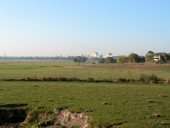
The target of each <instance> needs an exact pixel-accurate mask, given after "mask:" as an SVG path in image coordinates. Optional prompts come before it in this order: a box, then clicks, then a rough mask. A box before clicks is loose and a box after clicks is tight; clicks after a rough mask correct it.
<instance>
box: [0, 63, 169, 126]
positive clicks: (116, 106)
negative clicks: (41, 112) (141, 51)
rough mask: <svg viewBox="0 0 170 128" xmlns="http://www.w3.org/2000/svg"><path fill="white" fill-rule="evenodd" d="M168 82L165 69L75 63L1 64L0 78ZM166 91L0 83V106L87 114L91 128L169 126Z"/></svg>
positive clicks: (99, 85) (165, 87) (97, 85)
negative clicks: (144, 77)
mask: <svg viewBox="0 0 170 128" xmlns="http://www.w3.org/2000/svg"><path fill="white" fill-rule="evenodd" d="M143 73H144V74H154V75H156V76H158V77H159V78H162V79H168V78H169V77H170V65H168V64H163V65H154V64H97V63H96V64H92V63H90V62H87V63H85V64H77V63H73V62H71V61H64V62H63V61H1V62H0V79H8V78H12V79H15V78H16V79H22V78H27V77H32V78H42V77H77V78H80V79H86V78H88V77H92V78H94V79H104V78H107V79H109V78H110V79H112V78H134V79H136V78H139V77H140V75H141V74H143ZM169 92H170V86H169V85H165V84H153V85H152V84H149V85H147V84H139V83H138V84H122V83H121V84H118V83H88V82H43V81H41V82H30V81H0V106H3V105H6V104H28V106H34V107H39V108H45V109H55V108H68V109H69V110H70V111H73V112H84V113H85V114H86V115H88V116H89V117H90V118H89V123H90V124H91V126H98V127H134V128H136V127H138V128H145V127H149V128H155V127H170V95H169V94H170V93H169Z"/></svg>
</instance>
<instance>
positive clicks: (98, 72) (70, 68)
mask: <svg viewBox="0 0 170 128" xmlns="http://www.w3.org/2000/svg"><path fill="white" fill-rule="evenodd" d="M143 73H144V74H154V75H156V76H157V77H159V78H162V79H167V78H170V65H169V64H162V65H159V64H157V65H154V64H97V63H96V64H92V63H85V64H75V63H73V62H71V61H65V62H62V61H61V62H60V61H17V62H16V61H8V62H7V61H1V62H0V78H1V79H3V78H13V79H15V78H20V79H22V78H26V77H34V78H42V77H77V78H80V79H86V78H88V77H92V78H94V79H105V78H107V79H109V78H110V79H113V78H134V79H136V78H139V76H140V75H141V74H143Z"/></svg>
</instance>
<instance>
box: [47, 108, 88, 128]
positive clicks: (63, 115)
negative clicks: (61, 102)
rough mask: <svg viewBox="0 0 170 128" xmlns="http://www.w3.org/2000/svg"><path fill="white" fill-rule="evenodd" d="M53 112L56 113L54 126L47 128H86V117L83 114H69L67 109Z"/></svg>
mask: <svg viewBox="0 0 170 128" xmlns="http://www.w3.org/2000/svg"><path fill="white" fill-rule="evenodd" d="M54 112H55V113H56V116H55V119H54V124H53V125H50V126H47V128H54V127H57V126H63V127H65V128H70V127H79V128H87V127H88V123H87V121H88V116H86V115H85V114H84V113H71V112H70V111H68V109H63V110H54Z"/></svg>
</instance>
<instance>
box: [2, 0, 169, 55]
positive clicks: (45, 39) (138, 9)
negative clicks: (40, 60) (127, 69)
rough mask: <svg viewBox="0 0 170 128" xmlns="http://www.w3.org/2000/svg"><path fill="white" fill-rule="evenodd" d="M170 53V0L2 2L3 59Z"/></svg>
mask: <svg viewBox="0 0 170 128" xmlns="http://www.w3.org/2000/svg"><path fill="white" fill-rule="evenodd" d="M149 50H152V51H154V52H155V53H156V52H167V53H169V52H170V0H0V56H4V55H5V54H6V55H7V56H60V55H63V56H72V55H73V56H76V55H91V54H92V53H93V52H94V51H95V52H98V53H99V54H103V55H106V53H108V52H109V53H112V54H113V55H129V54H130V53H132V52H133V53H137V54H139V55H145V54H146V53H147V52H148V51H149Z"/></svg>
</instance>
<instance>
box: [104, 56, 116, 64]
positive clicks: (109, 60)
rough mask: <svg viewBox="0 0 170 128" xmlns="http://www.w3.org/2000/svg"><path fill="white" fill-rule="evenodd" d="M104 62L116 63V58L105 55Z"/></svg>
mask: <svg viewBox="0 0 170 128" xmlns="http://www.w3.org/2000/svg"><path fill="white" fill-rule="evenodd" d="M105 63H116V60H115V59H113V58H112V57H107V58H106V60H105Z"/></svg>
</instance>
